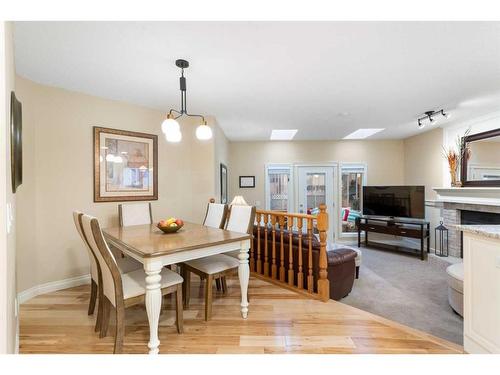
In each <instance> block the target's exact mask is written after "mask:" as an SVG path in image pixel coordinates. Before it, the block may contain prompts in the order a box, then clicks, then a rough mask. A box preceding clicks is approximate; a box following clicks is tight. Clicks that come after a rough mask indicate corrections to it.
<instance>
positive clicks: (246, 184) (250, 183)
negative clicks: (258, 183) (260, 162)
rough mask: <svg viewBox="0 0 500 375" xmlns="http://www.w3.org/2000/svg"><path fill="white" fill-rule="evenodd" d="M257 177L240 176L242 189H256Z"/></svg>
mask: <svg viewBox="0 0 500 375" xmlns="http://www.w3.org/2000/svg"><path fill="white" fill-rule="evenodd" d="M254 187H255V176H240V188H254Z"/></svg>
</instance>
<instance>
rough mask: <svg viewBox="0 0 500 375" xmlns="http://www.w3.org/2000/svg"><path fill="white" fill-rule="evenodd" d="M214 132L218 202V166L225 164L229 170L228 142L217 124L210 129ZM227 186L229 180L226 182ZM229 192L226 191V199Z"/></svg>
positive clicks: (218, 196) (218, 194)
mask: <svg viewBox="0 0 500 375" xmlns="http://www.w3.org/2000/svg"><path fill="white" fill-rule="evenodd" d="M212 128H213V130H214V151H215V163H214V167H215V196H214V198H215V201H216V202H219V201H220V164H221V163H222V164H225V165H226V167H228V169H229V141H228V139H227V138H226V135H225V134H224V132H223V131H222V129H221V128H220V127H219V125H218V124H217V123H214V126H213V127H212ZM228 185H229V180H228ZM230 194H231V192H230V191H228V197H229V196H230Z"/></svg>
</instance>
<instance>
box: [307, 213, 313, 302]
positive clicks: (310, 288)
mask: <svg viewBox="0 0 500 375" xmlns="http://www.w3.org/2000/svg"><path fill="white" fill-rule="evenodd" d="M312 230H313V221H312V219H311V218H308V219H307V238H308V240H309V251H308V254H307V255H308V257H307V260H308V263H307V265H308V268H309V271H308V274H307V290H308V291H309V293H313V291H314V285H313V284H314V277H313V268H312V264H313V256H312Z"/></svg>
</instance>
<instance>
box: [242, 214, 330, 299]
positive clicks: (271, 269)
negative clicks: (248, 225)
mask: <svg viewBox="0 0 500 375" xmlns="http://www.w3.org/2000/svg"><path fill="white" fill-rule="evenodd" d="M315 223H316V229H317V230H318V232H319V241H320V250H319V262H318V265H319V275H317V285H316V288H314V275H313V229H314V224H315ZM255 225H256V226H257V228H256V233H254V235H255V239H254V241H252V247H251V249H250V261H249V263H250V271H251V272H254V273H257V274H259V275H262V276H263V277H264V278H269V279H271V280H275V281H278V282H281V283H286V284H287V285H288V286H289V287H292V288H296V289H299V290H303V291H306V292H307V293H310V294H312V295H315V296H316V297H319V299H321V300H322V301H328V299H329V298H330V290H329V287H330V284H329V282H328V258H327V254H326V233H327V231H328V214H327V213H326V205H324V204H322V205H320V207H319V214H318V215H317V216H313V215H305V214H295V213H288V212H280V211H266V210H257V211H256V215H255ZM277 229H279V236H278V235H277ZM304 229H305V230H306V231H305V232H304ZM285 232H286V233H288V244H285V241H284V235H285ZM269 234H270V235H271V240H269ZM290 234H291V235H290ZM304 236H306V239H307V241H303V237H304ZM294 237H296V238H297V239H298V241H296V243H297V245H296V249H294V244H293V242H294ZM261 238H263V239H265V240H264V241H261ZM303 242H305V243H304V244H303ZM255 243H256V244H257V245H256V246H255ZM262 243H263V245H264V246H262ZM269 243H270V245H271V246H269ZM306 244H307V247H306V250H307V269H304V259H303V245H306ZM255 247H256V248H255ZM262 247H263V248H262ZM269 247H270V248H269ZM286 252H288V254H287V255H288V264H285V253H286ZM294 252H297V254H296V255H297V256H295V254H294ZM278 254H279V264H277V262H276V259H277V255H278ZM294 258H296V259H297V263H298V264H297V265H296V266H297V267H295V265H294ZM296 269H297V272H296V271H295V270H296Z"/></svg>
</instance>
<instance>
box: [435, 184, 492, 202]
mask: <svg viewBox="0 0 500 375" xmlns="http://www.w3.org/2000/svg"><path fill="white" fill-rule="evenodd" d="M433 190H434V191H435V192H436V193H437V194H438V196H437V198H436V201H437V202H450V203H467V204H481V205H488V206H500V187H449V188H444V187H436V188H433Z"/></svg>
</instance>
